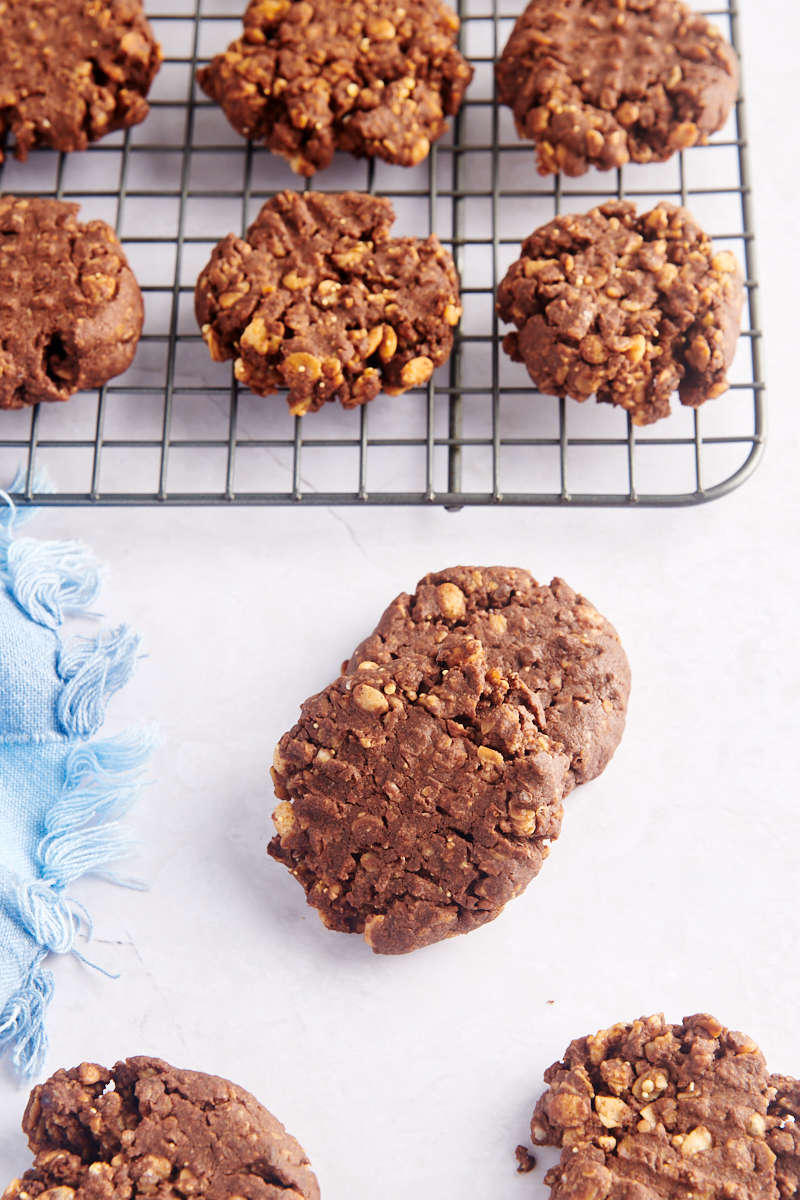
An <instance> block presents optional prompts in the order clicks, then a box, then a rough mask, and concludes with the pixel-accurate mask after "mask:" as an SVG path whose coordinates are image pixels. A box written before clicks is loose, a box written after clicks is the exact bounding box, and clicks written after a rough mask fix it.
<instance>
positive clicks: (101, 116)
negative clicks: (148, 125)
mask: <svg viewBox="0 0 800 1200" xmlns="http://www.w3.org/2000/svg"><path fill="white" fill-rule="evenodd" d="M160 65H161V51H160V49H159V46H158V44H157V42H156V40H155V38H154V37H153V33H152V30H151V28H150V25H149V23H148V21H147V19H146V17H145V15H144V11H143V9H142V5H141V2H140V0H88V2H87V0H57V2H56V0H38V2H37V0H3V3H2V5H0V162H2V161H3V147H4V145H5V140H6V137H7V135H8V133H11V134H13V136H14V139H15V146H14V156H15V157H16V158H18V159H20V160H22V161H23V162H24V161H25V159H26V158H27V157H28V153H29V151H30V150H31V149H33V148H34V147H36V146H50V147H52V149H54V150H62V151H65V152H67V151H71V150H85V149H86V147H87V146H88V144H89V142H94V141H97V140H98V138H101V137H103V136H104V134H107V133H111V132H112V131H113V130H115V129H127V128H128V127H129V126H131V125H138V124H139V122H141V121H143V120H144V119H145V117H146V116H147V114H148V112H149V107H148V104H147V101H146V99H145V97H146V96H147V93H148V91H149V90H150V85H151V83H152V82H153V79H154V77H155V75H156V72H157V71H158V69H159V67H160Z"/></svg>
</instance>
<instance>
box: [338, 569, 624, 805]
mask: <svg viewBox="0 0 800 1200" xmlns="http://www.w3.org/2000/svg"><path fill="white" fill-rule="evenodd" d="M451 631H456V632H461V633H468V634H469V635H470V636H472V637H474V638H477V639H478V640H479V641H480V642H481V644H482V645H483V647H484V651H485V653H486V658H487V662H488V664H489V666H490V667H495V668H498V669H499V670H500V671H501V672H503V673H507V672H514V673H516V674H518V675H519V678H520V679H521V680H522V681H523V682H524V684H525V686H526V687H528V688H529V689H530V691H531V693H532V696H533V700H532V701H531V703H532V705H533V707H532V713H533V719H534V721H535V722H536V724H537V726H538V727H539V729H540V730H541V731H542V732H543V733H546V734H547V735H548V736H549V737H550V738H551V739H552V740H553V741H554V742H557V743H561V744H562V745H563V746H564V749H565V752H566V754H567V755H568V756H569V760H570V770H569V775H568V778H567V780H566V786H565V790H566V791H569V790H571V788H572V787H573V786H574V784H575V783H585V782H586V781H587V780H589V779H594V778H595V776H597V775H599V774H600V772H601V771H602V770H604V768H605V767H606V765H607V764H608V761H609V759H610V758H611V756H612V754H613V753H614V751H615V750H616V748H617V745H618V743H619V740H620V738H621V737H622V731H623V729H624V727H625V713H626V710H627V706H628V693H629V691H630V668H629V667H628V660H627V658H626V656H625V651H624V650H623V649H622V646H621V645H620V641H619V636H618V635H617V632H616V630H615V629H614V628H613V626H612V625H611V624H610V623H609V622H608V621H607V620H606V619H605V617H603V616H601V614H600V613H599V612H598V611H597V609H595V608H594V607H593V606H592V605H591V604H590V603H589V601H588V600H586V599H585V598H584V597H583V596H580V595H578V594H577V593H576V592H573V590H572V589H571V588H570V587H568V586H567V584H566V583H564V581H563V580H562V579H554V580H553V581H552V583H551V584H550V586H549V587H547V586H543V585H540V584H538V583H537V582H536V580H535V579H534V578H533V576H532V575H531V574H530V573H529V572H528V571H523V570H521V569H520V568H516V567H450V568H448V569H447V570H444V571H437V572H432V573H431V574H429V575H426V576H425V577H424V579H421V580H420V582H419V584H418V585H417V590H416V591H415V593H414V595H413V596H409V595H408V593H406V592H403V593H401V594H400V595H399V596H398V597H397V598H396V599H395V600H393V601H392V603H391V604H390V605H389V607H388V608H387V609H386V611H385V613H384V614H383V616H382V617H381V619H380V621H379V623H378V626H377V628H376V630H375V632H374V633H373V634H371V635H370V636H369V637H368V638H366V639H365V641H363V642H362V643H361V645H360V646H359V647H358V649H357V650H356V651H355V653H354V655H353V657H352V659H351V660H350V662H349V664H347V668H346V669H347V670H348V671H349V672H353V671H356V670H357V669H358V668H359V665H360V664H363V663H364V662H365V661H372V662H376V663H391V662H392V661H393V660H394V659H396V658H398V657H401V656H403V655H406V654H409V653H411V654H424V655H428V656H431V657H435V656H436V654H437V652H438V647H439V645H440V644H441V643H442V641H443V640H444V639H445V638H446V637H447V636H448V634H449V633H450V632H451Z"/></svg>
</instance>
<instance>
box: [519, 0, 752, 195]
mask: <svg viewBox="0 0 800 1200" xmlns="http://www.w3.org/2000/svg"><path fill="white" fill-rule="evenodd" d="M497 85H498V95H499V98H500V101H501V103H503V104H507V105H508V106H509V108H511V109H513V112H514V121H515V123H516V126H517V132H518V133H519V136H520V137H523V138H532V139H533V140H534V141H535V142H536V144H537V163H538V169H539V173H540V174H541V175H550V174H557V173H558V172H559V171H563V172H564V173H565V174H566V175H582V174H583V173H584V172H585V171H587V170H588V169H589V167H590V166H594V167H599V168H600V170H608V169H609V168H610V167H619V166H621V165H622V164H623V163H626V162H628V160H629V159H633V161H634V162H639V163H647V162H663V161H664V159H666V158H669V156H670V155H671V154H672V153H673V152H674V151H675V150H682V149H684V148H685V147H687V146H694V145H696V144H701V145H702V144H703V143H705V142H706V141H707V140H708V137H709V135H710V134H712V133H715V132H716V131H717V130H718V129H721V128H722V126H723V125H724V124H725V121H726V120H727V117H728V113H729V112H730V108H731V105H732V104H733V101H734V100H735V98H736V93H737V90H738V87H739V66H738V62H737V59H736V55H735V53H734V51H733V49H732V48H731V47H730V46H729V45H728V43H727V42H726V41H725V39H724V38H723V36H722V34H721V33H720V31H719V30H718V29H717V28H716V27H715V26H714V25H712V24H710V23H709V21H707V20H706V18H705V17H703V16H700V14H699V13H693V12H691V11H690V10H689V9H688V8H687V7H686V5H685V4H681V3H680V0H627V3H626V0H531V3H530V4H529V5H528V7H527V8H526V10H525V12H524V13H523V14H522V16H521V17H520V18H519V20H518V21H517V23H516V25H515V27H514V31H513V33H512V34H511V37H510V39H509V41H508V44H507V45H506V48H505V50H504V51H503V55H502V58H501V59H500V61H499V63H498V64H497Z"/></svg>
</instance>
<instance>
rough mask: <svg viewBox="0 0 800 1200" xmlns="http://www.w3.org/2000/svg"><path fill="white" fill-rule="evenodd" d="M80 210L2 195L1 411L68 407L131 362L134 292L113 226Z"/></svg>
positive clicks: (135, 334) (136, 307)
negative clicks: (82, 216)
mask: <svg viewBox="0 0 800 1200" xmlns="http://www.w3.org/2000/svg"><path fill="white" fill-rule="evenodd" d="M79 207H80V206H79V205H77V204H67V203H65V202H64V201H61V200H40V199H33V198H15V197H14V196H0V408H24V407H25V406H26V405H29V404H38V403H39V401H41V400H68V399H69V398H70V396H71V395H72V394H73V393H74V392H78V391H82V390H84V389H86V388H96V387H100V386H101V385H102V384H104V383H106V382H107V381H108V380H109V379H111V378H113V376H115V375H119V374H121V373H122V372H123V371H125V370H126V369H127V368H128V367H129V366H130V364H131V362H132V360H133V356H134V354H135V353H136V344H137V342H138V340H139V335H140V333H141V331H142V322H143V320H144V305H143V303H142V293H141V292H140V290H139V285H138V284H137V282H136V279H135V278H134V275H133V272H132V271H131V269H130V267H129V266H128V263H127V260H126V258H125V254H124V252H123V249H122V247H121V245H120V244H119V241H118V239H117V236H116V234H115V233H114V230H113V229H112V228H111V226H110V225H106V223H105V221H88V222H87V223H86V224H85V225H84V224H81V223H80V222H79V221H78V220H77V214H78V210H79Z"/></svg>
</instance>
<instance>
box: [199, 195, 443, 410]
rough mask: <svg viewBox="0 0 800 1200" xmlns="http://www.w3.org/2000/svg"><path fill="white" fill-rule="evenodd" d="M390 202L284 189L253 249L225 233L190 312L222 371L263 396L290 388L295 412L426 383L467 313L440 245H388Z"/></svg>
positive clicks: (409, 241) (409, 240)
mask: <svg viewBox="0 0 800 1200" xmlns="http://www.w3.org/2000/svg"><path fill="white" fill-rule="evenodd" d="M393 221H394V211H393V209H392V206H391V204H390V203H389V201H388V200H384V199H381V198H380V197H377V196H368V195H365V194H363V193H361V192H341V193H336V192H331V193H325V192H306V193H304V194H303V195H299V194H298V193H297V192H280V193H278V195H277V196H274V197H273V198H272V199H271V200H269V201H267V203H266V204H265V205H264V207H263V208H262V209H261V212H260V213H259V215H258V217H257V218H256V220H255V221H254V222H253V224H252V225H251V226H250V228H249V229H248V231H247V238H246V240H244V239H242V238H237V237H235V236H234V235H233V234H229V235H228V237H226V238H224V239H223V241H221V242H220V243H219V244H218V245H217V246H216V247H215V249H214V251H213V253H212V256H211V261H210V262H209V264H208V266H207V267H205V269H204V270H203V272H202V273H201V275H200V278H199V279H198V281H197V287H196V290H195V312H196V315H197V321H198V324H199V325H200V328H201V330H202V333H203V338H204V339H205V342H206V344H207V346H208V348H209V351H210V353H211V357H212V358H213V359H214V361H215V362H224V361H225V360H226V359H231V358H232V359H234V360H235V362H234V372H235V375H236V378H237V379H238V380H239V381H240V382H241V383H245V384H246V385H247V386H248V387H249V388H250V390H251V391H253V392H255V393H257V394H258V395H261V396H266V395H269V394H270V393H272V392H275V391H277V390H278V388H288V391H289V395H288V402H289V409H290V411H291V412H292V413H293V414H294V415H303V414H304V413H307V412H316V411H317V410H318V409H320V408H322V406H323V404H325V402H326V401H328V400H336V399H338V400H339V401H340V402H341V404H342V405H343V407H344V408H356V407H357V406H358V405H360V404H366V403H367V402H368V401H369V400H372V399H374V397H375V396H376V395H377V394H378V392H380V391H381V390H383V391H385V392H388V393H389V394H390V395H393V396H397V395H400V394H401V393H402V392H405V391H407V390H408V389H409V388H411V387H419V386H420V385H422V384H424V383H426V382H427V381H428V379H429V378H430V376H431V375H432V374H433V371H434V370H435V368H436V367H439V366H441V365H442V363H444V362H446V361H447V359H448V357H449V354H450V349H451V347H452V344H453V326H454V325H455V324H456V323H457V322H458V320H459V317H460V316H461V303H460V298H459V290H458V276H457V274H456V269H455V266H454V264H453V260H452V257H451V256H450V255H449V254H448V253H447V251H446V250H444V249H443V248H442V246H441V244H440V242H439V240H438V238H437V237H435V236H431V237H429V238H427V239H426V240H425V241H422V240H420V239H419V238H413V237H405V238H392V237H390V236H389V229H390V226H391V224H392V222H393Z"/></svg>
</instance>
